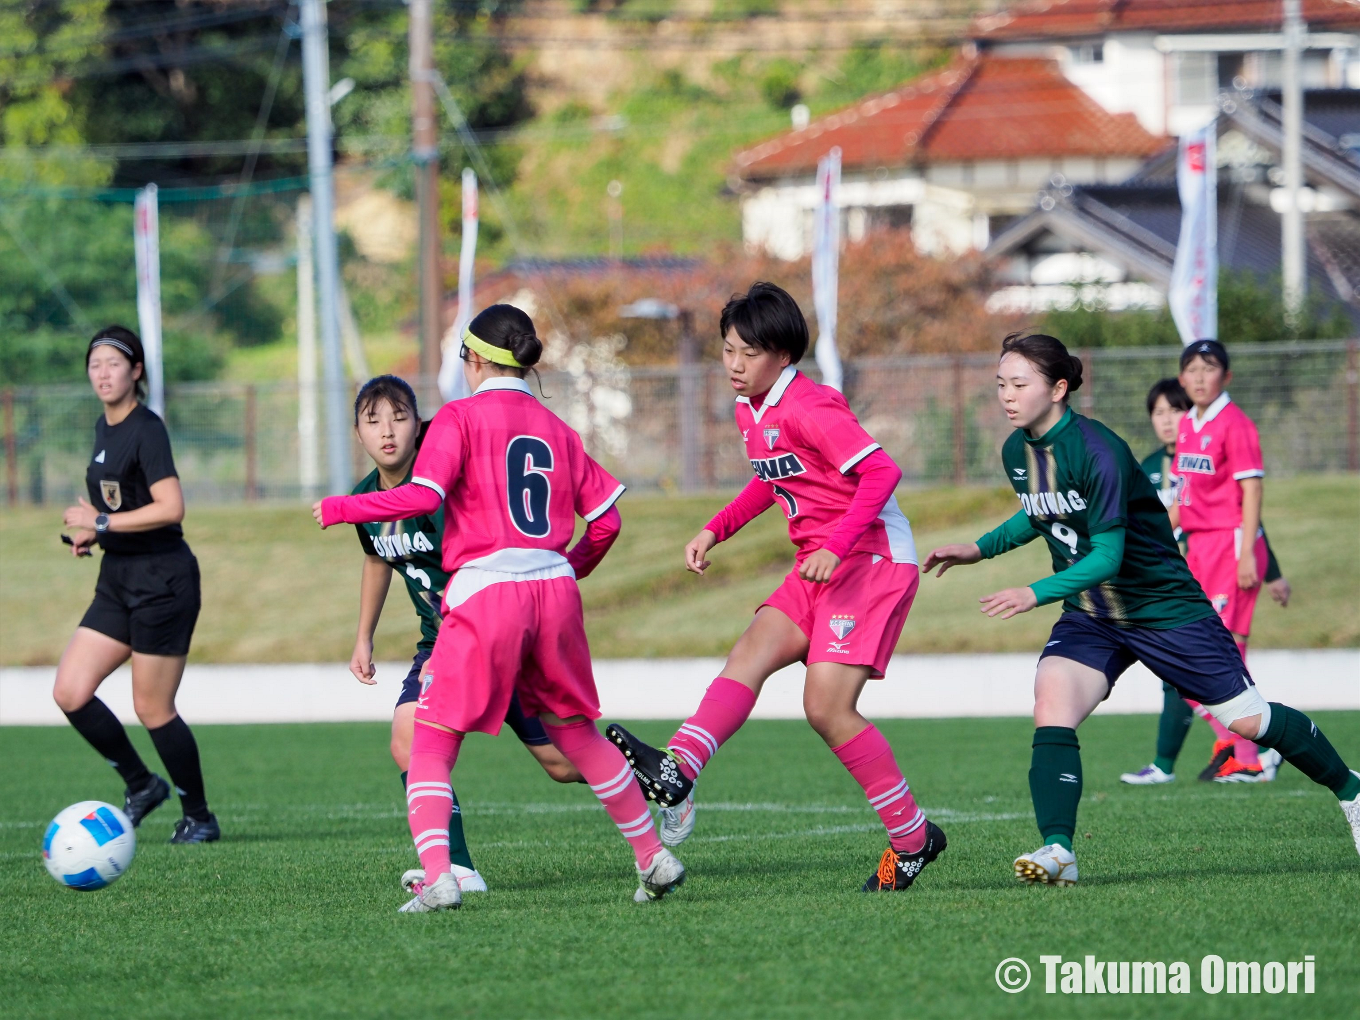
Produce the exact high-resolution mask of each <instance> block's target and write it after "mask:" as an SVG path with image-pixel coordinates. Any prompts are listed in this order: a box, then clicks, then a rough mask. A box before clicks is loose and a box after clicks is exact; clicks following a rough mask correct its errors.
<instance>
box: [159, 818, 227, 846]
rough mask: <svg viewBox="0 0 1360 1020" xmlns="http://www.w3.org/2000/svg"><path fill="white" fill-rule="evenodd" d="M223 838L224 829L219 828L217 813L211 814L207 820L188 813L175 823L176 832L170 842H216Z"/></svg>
mask: <svg viewBox="0 0 1360 1020" xmlns="http://www.w3.org/2000/svg"><path fill="white" fill-rule="evenodd" d="M221 838H222V830H221V829H220V828H218V825H217V816H216V815H209V816H208V818H207V821H200V820H199V819H197V818H190V817H188V816H187V815H186V816H185V817H183V818H181V819H180V820H179V821H177V822H176V823H175V832H174V835H172V836H171V837H170V842H171V843H216V842H217V841H218V840H219V839H221Z"/></svg>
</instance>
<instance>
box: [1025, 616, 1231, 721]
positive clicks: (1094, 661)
mask: <svg viewBox="0 0 1360 1020" xmlns="http://www.w3.org/2000/svg"><path fill="white" fill-rule="evenodd" d="M1050 655H1057V656H1061V657H1062V658H1064V659H1072V660H1073V661H1074V662H1080V663H1081V664H1082V665H1083V666H1090V667H1091V668H1092V669H1097V670H1100V672H1102V673H1104V674H1105V679H1106V680H1107V681H1109V684H1110V687H1111V688H1113V687H1114V682H1115V681H1116V680H1118V679H1119V676H1120V674H1122V673H1123V672H1124V670H1126V669H1128V668H1129V667H1130V666H1132V665H1133V664H1134V663H1135V662H1141V663H1142V664H1143V665H1144V666H1146V667H1147V668H1148V669H1150V670H1151V671H1152V673H1153V675H1154V676H1156V677H1157V678H1158V679H1159V680H1162V681H1163V682H1165V683H1168V684H1170V685H1171V686H1172V687H1174V688H1176V690H1177V691H1179V692H1180V694H1181V696H1182V697H1186V698H1189V699H1190V700H1191V701H1198V702H1201V703H1202V704H1205V705H1218V704H1222V703H1223V702H1225V701H1229V700H1231V699H1232V698H1235V697H1237V696H1238V695H1239V694H1241V693H1242V692H1243V691H1245V690H1246V689H1247V687H1248V686H1250V685H1252V684H1253V681H1252V679H1251V674H1250V673H1248V672H1247V667H1246V664H1245V663H1243V662H1242V653H1241V652H1239V651H1238V650H1237V644H1236V642H1234V641H1233V639H1232V635H1231V634H1229V633H1228V628H1227V627H1225V626H1223V621H1222V620H1220V619H1219V618H1218V617H1217V616H1206V617H1205V618H1204V619H1202V620H1196V621H1195V622H1194V623H1187V624H1185V625H1184V626H1181V627H1174V628H1172V629H1171V630H1153V629H1152V628H1151V627H1127V626H1126V627H1120V626H1116V625H1115V624H1113V623H1109V622H1107V621H1105V620H1098V619H1096V618H1095V617H1094V616H1087V615H1086V614H1085V613H1063V614H1062V616H1060V617H1058V622H1057V623H1056V624H1054V625H1053V633H1052V634H1050V635H1049V637H1048V644H1046V645H1044V650H1043V652H1042V653H1040V655H1039V658H1040V660H1043V659H1046V658H1048V657H1049V656H1050Z"/></svg>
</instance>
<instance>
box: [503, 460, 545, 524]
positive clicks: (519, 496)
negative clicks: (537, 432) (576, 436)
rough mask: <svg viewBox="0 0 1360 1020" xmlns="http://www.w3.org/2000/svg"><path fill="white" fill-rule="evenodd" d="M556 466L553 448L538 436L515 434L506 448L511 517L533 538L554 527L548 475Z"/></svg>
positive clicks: (507, 484)
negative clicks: (549, 512)
mask: <svg viewBox="0 0 1360 1020" xmlns="http://www.w3.org/2000/svg"><path fill="white" fill-rule="evenodd" d="M552 469H553V452H552V447H550V446H549V445H548V444H547V443H545V442H544V441H543V440H541V439H539V438H538V437H537V436H515V438H514V439H512V440H510V443H509V445H508V446H506V448H505V480H506V489H507V491H506V497H507V500H508V504H509V508H510V520H511V522H513V523H514V525H515V528H516V529H517V530H518V531H519V532H520V533H521V534H523V535H528V536H529V537H531V538H543V537H544V536H545V535H547V534H548V531H549V530H550V529H551V527H552V522H551V521H550V520H549V519H548V500H549V498H550V497H551V496H552V482H551V480H550V479H549V478H548V474H547V472H549V471H551V470H552Z"/></svg>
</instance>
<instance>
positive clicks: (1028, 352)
mask: <svg viewBox="0 0 1360 1020" xmlns="http://www.w3.org/2000/svg"><path fill="white" fill-rule="evenodd" d="M1007 354H1018V355H1020V357H1022V358H1024V359H1025V360H1026V361H1028V362H1029V363H1030V364H1031V365H1033V366H1034V367H1035V369H1036V370H1037V371H1038V373H1039V374H1040V375H1041V376H1043V377H1044V379H1045V380H1047V382H1048V384H1049V385H1050V386H1056V385H1057V383H1058V380H1059V379H1063V380H1066V382H1067V395H1068V396H1069V397H1070V396H1071V395H1072V394H1073V393H1076V392H1077V390H1079V389H1081V359H1080V358H1074V357H1073V356H1072V355H1070V354H1068V353H1067V348H1066V347H1065V346H1064V345H1063V342H1062V341H1061V340H1059V339H1058V338H1057V337H1056V336H1048V335H1047V334H1045V333H1029V334H1026V333H1011V334H1009V335H1007V337H1006V339H1005V340H1002V341H1001V356H1002V357H1003V358H1004V357H1005V356H1006V355H1007Z"/></svg>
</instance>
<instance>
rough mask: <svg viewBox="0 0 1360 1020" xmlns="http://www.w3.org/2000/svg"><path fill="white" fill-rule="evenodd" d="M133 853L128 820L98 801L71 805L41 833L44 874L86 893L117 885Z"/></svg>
mask: <svg viewBox="0 0 1360 1020" xmlns="http://www.w3.org/2000/svg"><path fill="white" fill-rule="evenodd" d="M136 850H137V834H136V833H135V832H134V831H133V828H132V823H131V822H130V821H128V816H127V815H125V814H123V812H122V811H120V810H118V808H116V807H114V806H113V805H112V804H105V803H104V802H103V801H101V800H82V801H81V802H80V803H79V804H72V805H71V806H70V807H68V808H67V809H66V810H65V811H62V812H61V813H60V814H58V815H57V817H56V818H53V819H52V824H51V825H49V826H48V827H47V831H46V832H45V833H43V863H44V864H45V865H47V873H48V874H49V875H51V876H52V877H53V878H55V879H56V880H57V881H58V882H60V883H61V884H62V885H64V886H66V887H67V888H68V889H80V890H82V891H86V892H88V891H90V890H92V889H102V888H104V886H106V885H110V884H112V883H114V882H116V881H118V879H119V878H120V877H121V876H122V874H123V872H125V871H127V869H128V865H129V864H131V863H132V855H133V853H135V852H136Z"/></svg>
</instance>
